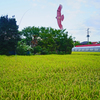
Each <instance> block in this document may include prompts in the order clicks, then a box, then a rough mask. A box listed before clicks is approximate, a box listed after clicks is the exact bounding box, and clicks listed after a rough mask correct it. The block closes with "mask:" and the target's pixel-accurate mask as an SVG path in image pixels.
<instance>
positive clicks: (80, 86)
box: [0, 52, 100, 100]
mask: <svg viewBox="0 0 100 100" xmlns="http://www.w3.org/2000/svg"><path fill="white" fill-rule="evenodd" d="M0 100H100V52H73V53H72V54H71V55H35V56H4V55H3V56H0Z"/></svg>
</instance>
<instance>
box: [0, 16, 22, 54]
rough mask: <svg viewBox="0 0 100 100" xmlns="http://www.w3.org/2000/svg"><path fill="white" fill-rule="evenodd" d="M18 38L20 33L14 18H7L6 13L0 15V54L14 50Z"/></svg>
mask: <svg viewBox="0 0 100 100" xmlns="http://www.w3.org/2000/svg"><path fill="white" fill-rule="evenodd" d="M19 40H20V33H19V32H18V26H17V24H16V20H15V18H8V15H6V16H1V17H0V54H9V51H15V49H16V45H17V42H18V41H19Z"/></svg>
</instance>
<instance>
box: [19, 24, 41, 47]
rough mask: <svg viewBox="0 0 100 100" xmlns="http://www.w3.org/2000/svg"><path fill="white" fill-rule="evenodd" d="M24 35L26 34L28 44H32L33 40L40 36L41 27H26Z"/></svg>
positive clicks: (23, 31)
mask: <svg viewBox="0 0 100 100" xmlns="http://www.w3.org/2000/svg"><path fill="white" fill-rule="evenodd" d="M21 33H22V35H23V36H25V42H26V44H27V45H31V42H32V40H33V39H34V40H36V39H37V37H38V36H39V28H37V27H34V26H33V27H30V26H29V27H26V28H24V29H23V30H22V31H21Z"/></svg>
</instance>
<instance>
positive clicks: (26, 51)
mask: <svg viewBox="0 0 100 100" xmlns="http://www.w3.org/2000/svg"><path fill="white" fill-rule="evenodd" d="M16 51H17V54H18V55H30V54H31V51H32V48H31V47H30V46H29V45H26V44H25V43H23V42H21V41H20V42H18V46H17V49H16Z"/></svg>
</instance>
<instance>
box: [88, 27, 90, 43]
mask: <svg viewBox="0 0 100 100" xmlns="http://www.w3.org/2000/svg"><path fill="white" fill-rule="evenodd" d="M89 37H90V35H89V28H88V29H87V41H88V44H89Z"/></svg>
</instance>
